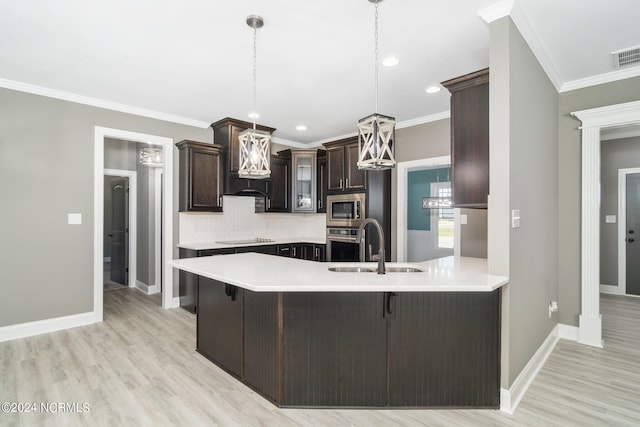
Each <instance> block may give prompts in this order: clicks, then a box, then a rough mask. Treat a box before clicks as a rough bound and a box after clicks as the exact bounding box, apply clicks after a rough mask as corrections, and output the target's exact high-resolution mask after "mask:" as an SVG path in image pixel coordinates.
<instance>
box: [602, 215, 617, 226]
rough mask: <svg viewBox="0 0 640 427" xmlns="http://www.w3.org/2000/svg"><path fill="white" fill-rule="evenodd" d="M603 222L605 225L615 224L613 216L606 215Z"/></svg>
mask: <svg viewBox="0 0 640 427" xmlns="http://www.w3.org/2000/svg"><path fill="white" fill-rule="evenodd" d="M604 222H606V223H607V224H615V223H616V216H615V215H606V216H605V217H604Z"/></svg>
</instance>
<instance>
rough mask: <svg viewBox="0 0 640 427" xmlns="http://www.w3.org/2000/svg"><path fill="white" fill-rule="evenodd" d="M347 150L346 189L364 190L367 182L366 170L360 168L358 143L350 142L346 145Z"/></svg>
mask: <svg viewBox="0 0 640 427" xmlns="http://www.w3.org/2000/svg"><path fill="white" fill-rule="evenodd" d="M344 150H345V153H346V155H345V166H344V167H345V171H346V172H347V173H346V181H345V189H346V190H364V189H365V182H366V176H367V175H366V172H365V171H364V170H360V169H358V143H357V142H356V143H354V144H349V145H346V146H345V147H344Z"/></svg>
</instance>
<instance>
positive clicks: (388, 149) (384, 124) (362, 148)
mask: <svg viewBox="0 0 640 427" xmlns="http://www.w3.org/2000/svg"><path fill="white" fill-rule="evenodd" d="M381 1H382V0H369V2H371V3H374V4H375V8H376V13H375V93H376V112H375V113H374V114H371V115H370V116H367V117H365V118H363V119H360V120H359V121H358V169H373V170H380V169H391V168H394V167H395V166H396V159H395V155H394V150H395V133H396V132H395V127H396V119H395V118H394V117H390V116H385V115H382V114H378V3H380V2H381Z"/></svg>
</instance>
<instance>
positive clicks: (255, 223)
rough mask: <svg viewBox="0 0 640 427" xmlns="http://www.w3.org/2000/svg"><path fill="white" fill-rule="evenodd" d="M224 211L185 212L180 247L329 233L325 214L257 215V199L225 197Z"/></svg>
mask: <svg viewBox="0 0 640 427" xmlns="http://www.w3.org/2000/svg"><path fill="white" fill-rule="evenodd" d="M223 206H224V212H222V213H210V212H202V213H199V212H197V213H196V212H187V213H185V212H181V213H180V237H179V242H180V244H190V243H206V242H216V241H220V240H231V239H233V240H240V239H252V238H255V237H263V238H268V239H274V240H275V239H292V238H313V239H323V238H324V237H325V234H326V217H325V215H324V214H291V213H255V199H254V198H253V197H241V196H224V203H223Z"/></svg>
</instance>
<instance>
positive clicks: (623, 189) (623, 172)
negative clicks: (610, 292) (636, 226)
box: [600, 168, 640, 295]
mask: <svg viewBox="0 0 640 427" xmlns="http://www.w3.org/2000/svg"><path fill="white" fill-rule="evenodd" d="M632 173H640V168H626V169H618V286H616V288H617V290H618V292H617V293H618V294H622V295H625V294H626V293H627V245H626V238H627V175H629V174H632ZM600 289H602V286H600Z"/></svg>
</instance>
